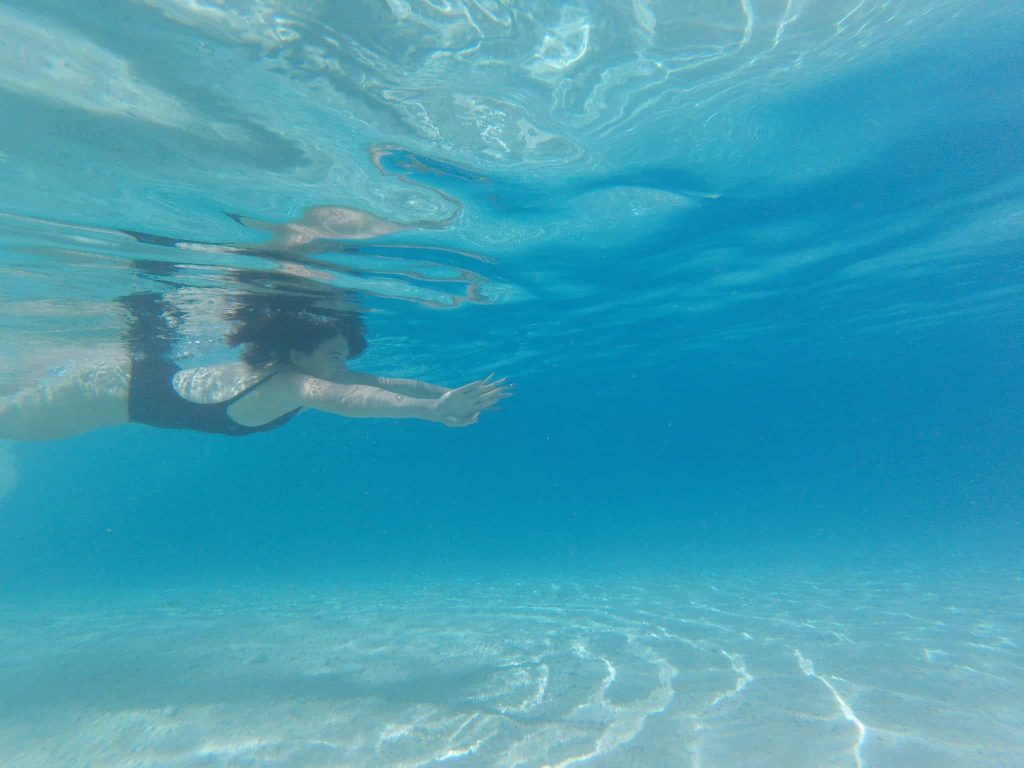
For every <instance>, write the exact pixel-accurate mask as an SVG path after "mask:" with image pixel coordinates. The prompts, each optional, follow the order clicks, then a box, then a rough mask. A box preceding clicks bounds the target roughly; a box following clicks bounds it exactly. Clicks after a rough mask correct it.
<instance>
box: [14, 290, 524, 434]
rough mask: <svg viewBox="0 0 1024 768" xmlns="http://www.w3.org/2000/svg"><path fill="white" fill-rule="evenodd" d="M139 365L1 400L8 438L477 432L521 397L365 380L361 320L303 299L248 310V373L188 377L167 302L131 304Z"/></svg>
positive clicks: (234, 369)
mask: <svg viewBox="0 0 1024 768" xmlns="http://www.w3.org/2000/svg"><path fill="white" fill-rule="evenodd" d="M121 304H122V305H123V306H124V307H125V308H126V309H127V311H128V313H129V315H130V317H131V325H130V327H129V330H128V334H127V340H128V347H129V352H130V360H129V362H128V363H127V364H120V363H110V364H107V365H103V366H99V367H95V368H92V369H89V370H85V371H79V372H76V373H74V374H70V375H67V376H65V377H63V378H61V379H58V380H55V381H53V382H50V383H47V384H43V385H40V386H37V387H33V388H30V389H26V390H23V391H21V392H18V393H15V394H13V395H9V396H6V397H3V398H0V438H6V439H12V440H56V439H61V438H65V437H71V436H74V435H78V434H81V433H83V432H88V431H90V430H93V429H99V428H102V427H109V426H117V425H120V424H125V423H129V422H136V423H142V424H149V425H152V426H156V427H163V428H169V429H190V430H195V431H199V432H213V433H219V434H226V435H248V434H252V433H255V432H263V431H266V430H270V429H274V428H276V427H279V426H281V425H283V424H284V423H285V422H287V421H289V420H291V419H292V418H293V417H294V416H296V415H297V414H298V413H299V412H300V411H302V410H304V409H311V410H317V411H324V412H326V413H332V414H336V415H339V416H348V417H354V418H387V419H409V418H411V419H422V420H425V421H433V422H437V423H440V424H444V425H446V426H450V427H464V426H468V425H470V424H474V423H476V421H477V420H478V419H479V417H480V413H481V412H482V411H485V410H489V409H492V408H494V406H496V405H497V403H498V402H499V401H500V400H502V399H504V398H506V397H508V396H510V394H511V391H510V388H509V387H508V386H507V385H506V384H505V380H504V379H499V380H496V381H492V380H491V377H488V378H486V379H482V380H479V381H474V382H471V383H469V384H466V385H464V386H462V387H458V388H456V389H447V388H445V387H441V386H438V385H435V384H428V383H426V382H422V381H415V380H412V379H395V378H384V377H379V376H375V375H373V374H369V373H360V372H357V371H352V370H350V369H349V368H348V365H347V361H348V360H350V359H352V358H355V357H357V356H358V355H359V354H360V353H362V351H363V350H364V349H365V348H366V340H365V338H364V334H363V323H362V319H361V318H360V316H359V315H358V313H356V312H353V311H338V310H329V309H322V308H317V307H316V306H313V305H308V304H307V305H303V304H300V303H298V302H297V301H296V300H295V299H294V298H293V297H273V296H271V297H261V298H259V299H258V300H257V299H252V298H250V299H249V300H246V301H242V302H241V303H240V304H239V305H238V306H237V307H236V308H235V309H234V310H233V311H232V313H231V319H232V320H233V321H234V329H233V331H232V333H231V334H230V335H229V336H228V337H227V341H228V343H229V344H231V345H232V346H240V347H241V348H242V361H241V362H236V363H224V364H219V365H211V366H203V367H197V368H187V369H181V368H179V367H178V365H177V364H176V363H175V362H174V361H173V360H172V358H171V350H172V348H173V344H174V340H175V332H174V327H175V325H177V324H178V323H179V322H180V320H181V316H180V312H179V311H178V310H177V308H176V307H174V306H173V304H172V303H171V302H170V301H169V300H168V299H167V297H166V296H164V295H163V294H160V293H142V294H135V295H131V296H128V297H125V298H124V299H122V300H121Z"/></svg>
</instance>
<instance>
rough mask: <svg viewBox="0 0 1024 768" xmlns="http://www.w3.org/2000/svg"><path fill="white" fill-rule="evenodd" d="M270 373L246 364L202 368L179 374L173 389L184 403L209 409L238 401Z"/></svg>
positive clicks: (176, 376)
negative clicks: (216, 404)
mask: <svg viewBox="0 0 1024 768" xmlns="http://www.w3.org/2000/svg"><path fill="white" fill-rule="evenodd" d="M273 373H274V369H273V368H253V367H252V366H250V365H247V364H245V363H221V364H219V365H204V366H200V367H198V368H185V369H184V370H181V371H178V372H177V373H176V374H175V375H174V380H173V385H174V390H175V391H176V392H177V393H178V394H179V395H180V396H181V397H182V398H183V399H185V400H188V401H189V402H193V403H199V404H200V405H211V404H214V403H224V402H227V401H228V400H231V399H232V398H235V397H238V396H239V395H241V394H242V393H243V392H245V391H247V390H249V389H252V388H253V387H255V386H256V385H257V384H259V383H260V382H261V381H263V380H264V379H265V378H267V377H268V376H270V375H271V374H273Z"/></svg>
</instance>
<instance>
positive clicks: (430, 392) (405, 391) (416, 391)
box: [345, 371, 448, 399]
mask: <svg viewBox="0 0 1024 768" xmlns="http://www.w3.org/2000/svg"><path fill="white" fill-rule="evenodd" d="M345 382H346V383H350V384H362V385H366V386H370V387H376V388H377V389H383V390H387V391H388V392H393V393H394V394H396V395H405V396H406V397H415V398H419V399H436V398H438V397H441V395H443V394H445V393H446V392H448V388H447V387H439V386H438V385H437V384H430V383H428V382H426V381H417V380H416V379H389V378H385V377H383V376H374V375H373V374H371V373H358V372H356V371H347V372H346V374H345Z"/></svg>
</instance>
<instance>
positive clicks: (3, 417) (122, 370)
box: [0, 364, 129, 440]
mask: <svg viewBox="0 0 1024 768" xmlns="http://www.w3.org/2000/svg"><path fill="white" fill-rule="evenodd" d="M128 381H129V372H128V369H127V367H126V366H124V365H118V364H109V365H102V366H99V367H98V368H93V369H91V370H83V371H76V372H74V373H70V374H67V375H66V376H62V377H60V378H59V379H54V380H52V381H47V382H43V383H41V384H40V385H39V386H36V387H32V388H31V389H24V390H22V391H21V392H17V393H15V394H13V395H8V396H6V397H0V439H6V440H60V439H62V438H65V437H74V436H75V435H80V434H82V433H83V432H90V431H92V430H94V429H100V428H101V427H113V426H117V425H119V424H124V423H126V422H127V421H128Z"/></svg>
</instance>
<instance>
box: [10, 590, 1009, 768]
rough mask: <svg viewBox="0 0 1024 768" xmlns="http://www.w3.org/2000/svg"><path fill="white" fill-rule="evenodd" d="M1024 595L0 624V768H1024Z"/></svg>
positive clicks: (587, 600) (518, 593)
mask: <svg viewBox="0 0 1024 768" xmlns="http://www.w3.org/2000/svg"><path fill="white" fill-rule="evenodd" d="M1022 606H1024V590H1022V588H1021V583H1020V581H1019V579H1016V578H1013V577H1009V576H1007V577H1004V578H1001V579H997V580H994V581H991V582H989V583H986V582H985V581H983V580H980V579H978V578H975V579H973V580H966V581H960V582H958V583H956V584H954V585H950V584H944V585H943V586H942V587H941V588H940V587H939V586H938V585H935V584H933V583H931V582H929V581H928V580H927V579H924V578H923V577H918V578H914V579H903V580H900V579H893V580H891V581H883V580H870V579H866V578H863V577H853V576H849V577H846V578H842V579H840V578H834V579H821V580H808V579H796V578H793V577H792V576H781V575H780V576H778V577H777V578H770V577H759V578H757V579H740V578H735V579H732V580H730V579H719V578H711V577H702V578H698V579H695V578H686V579H671V578H668V577H666V578H665V579H663V580H640V579H637V580H614V581H613V580H604V581H603V582H602V583H601V584H597V583H589V582H581V581H565V582H532V583H525V582H518V583H516V582H504V583H489V584H483V583H478V584H472V583H457V582H451V583H446V584H436V585H429V586H423V585H419V586H416V587H414V588H411V589H410V588H409V587H408V586H404V587H398V586H393V587H387V588H385V587H376V588H362V589H355V588H353V587H334V588H329V589H328V588H317V589H312V588H298V587H287V588H286V587H275V588H272V589H259V588H255V587H243V588H238V589H225V588H218V589H212V588H211V589H201V590H184V589H182V590H175V591H151V592H143V591H137V592H131V593H129V592H120V593H116V594H95V593H85V592H80V593H77V594H75V595H73V596H72V595H67V596H65V597H61V598H56V597H54V596H49V597H47V598H45V599H43V598H38V599H34V600H33V599H29V598H27V597H21V598H17V599H14V598H8V599H5V600H4V601H3V603H2V605H0V608H2V611H3V612H2V614H0V765H3V766H8V767H10V768H84V767H85V766H89V767H90V768H101V767H102V768H105V767H107V766H125V767H128V766H131V767H132V768H144V767H145V768H149V767H156V766H160V767H161V768H197V767H198V766H260V767H261V768H271V767H277V766H281V767H284V766H290V767H291V766H294V767H295V768H318V767H320V766H330V767H331V768H335V767H337V766H407V767H409V768H412V767H413V766H560V767H564V766H595V767H597V766H607V767H609V768H610V767H611V766H623V767H624V766H651V767H652V768H661V767H663V766H694V768H697V767H702V768H712V767H713V766H729V767H731V768H733V767H735V766H779V768H800V767H802V766H807V767H808V768H811V767H813V768H821V767H822V766H894V767H896V766H898V767H899V768H918V767H923V766H936V767H939V766H941V767H942V768H956V767H957V766H985V767H986V768H995V767H996V766H1021V765H1024V653H1022V647H1024V624H1022V613H1024V612H1022V610H1021V607H1022Z"/></svg>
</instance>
